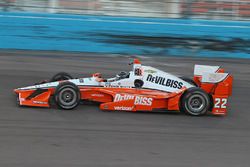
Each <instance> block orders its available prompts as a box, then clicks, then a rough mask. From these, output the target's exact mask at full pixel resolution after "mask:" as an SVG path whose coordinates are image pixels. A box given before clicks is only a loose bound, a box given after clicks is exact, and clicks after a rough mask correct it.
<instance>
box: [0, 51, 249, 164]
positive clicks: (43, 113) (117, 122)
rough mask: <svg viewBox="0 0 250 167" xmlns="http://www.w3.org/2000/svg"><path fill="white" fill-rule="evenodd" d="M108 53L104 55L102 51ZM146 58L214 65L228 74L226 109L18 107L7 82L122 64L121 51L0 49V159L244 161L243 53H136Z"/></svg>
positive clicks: (187, 67)
mask: <svg viewBox="0 0 250 167" xmlns="http://www.w3.org/2000/svg"><path fill="white" fill-rule="evenodd" d="M107 56H108V57H107ZM141 60H142V62H143V63H144V64H146V65H152V66H155V67H158V68H160V69H162V70H165V71H168V72H173V73H174V74H178V75H188V76H192V70H193V65H194V64H196V63H198V64H208V65H222V66H223V67H225V69H227V70H228V71H229V72H230V73H232V74H233V75H234V77H235V80H234V87H233V97H232V98H230V101H229V104H230V106H229V113H228V115H227V116H226V117H214V116H204V117H192V116H187V115H184V114H179V113H177V114H175V113H169V112H166V113H165V112H164V113H145V112H144V113H143V112H141V113H129V112H103V111H100V110H99V109H98V105H96V104H89V105H81V106H79V107H78V108H77V109H76V110H73V111H62V110H59V109H55V108H52V109H44V108H27V107H24V108H19V107H17V106H16V105H15V96H14V94H13V92H12V90H13V89H14V88H17V87H22V86H26V85H31V84H33V83H35V82H37V81H41V80H44V79H48V78H50V77H51V76H52V75H53V74H55V73H57V72H60V71H66V72H69V73H71V74H72V75H74V76H76V77H80V76H83V77H85V76H89V75H90V74H91V73H94V72H102V73H103V74H105V75H104V76H106V77H109V76H112V75H115V74H116V73H117V72H118V71H121V70H129V69H130V67H129V66H128V65H127V62H128V56H118V55H105V56H103V55H94V54H85V53H60V52H24V51H6V50H2V51H0V92H1V93H0V166H2V167H13V166H18V167H34V166H35V167H44V166H46V167H48V166H51V167H75V166H76V167H78V166H79V167H85V166H93V167H98V166H100V167H106V166H107V167H109V166H115V167H118V166H124V167H129V166H134V167H139V166H143V167H158V166H161V167H163V166H164V167H168V166H171V167H172V166H173V167H196V166H197V167H200V166H202V167H224V166H225V167H236V166H237V167H249V165H250V100H249V96H250V85H249V82H250V77H249V76H250V60H246V59H213V58H210V59H202V58H173V57H164V58H163V57H141Z"/></svg>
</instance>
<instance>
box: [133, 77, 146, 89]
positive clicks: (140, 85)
mask: <svg viewBox="0 0 250 167" xmlns="http://www.w3.org/2000/svg"><path fill="white" fill-rule="evenodd" d="M143 84H144V82H143V81H142V80H140V79H136V80H135V82H134V85H135V88H142V86H143Z"/></svg>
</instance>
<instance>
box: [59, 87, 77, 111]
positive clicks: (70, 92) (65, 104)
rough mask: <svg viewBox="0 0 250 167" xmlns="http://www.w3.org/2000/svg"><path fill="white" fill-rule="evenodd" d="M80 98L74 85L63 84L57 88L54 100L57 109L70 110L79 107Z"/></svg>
mask: <svg viewBox="0 0 250 167" xmlns="http://www.w3.org/2000/svg"><path fill="white" fill-rule="evenodd" d="M80 96H81V95H80V91H79V88H78V87H77V86H76V85H75V84H73V83H70V82H63V83H61V84H59V85H58V86H57V88H56V91H55V94H54V100H55V103H56V105H57V106H58V107H60V108H62V109H65V110H71V109H74V108H75V107H77V106H78V105H79V103H80V99H81V97H80Z"/></svg>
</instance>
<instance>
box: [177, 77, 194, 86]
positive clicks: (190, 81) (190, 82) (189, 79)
mask: <svg viewBox="0 0 250 167" xmlns="http://www.w3.org/2000/svg"><path fill="white" fill-rule="evenodd" d="M180 79H182V80H183V81H186V82H187V83H189V84H191V85H194V86H196V87H198V85H197V84H196V83H195V82H194V80H192V79H191V78H188V77H180Z"/></svg>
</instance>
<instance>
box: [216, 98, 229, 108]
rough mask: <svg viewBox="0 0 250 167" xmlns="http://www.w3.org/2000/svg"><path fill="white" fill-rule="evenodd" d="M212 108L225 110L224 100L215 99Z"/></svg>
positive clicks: (225, 102) (225, 100)
mask: <svg viewBox="0 0 250 167" xmlns="http://www.w3.org/2000/svg"><path fill="white" fill-rule="evenodd" d="M214 101H215V103H214V108H227V99H226V98H215V99H214Z"/></svg>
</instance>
